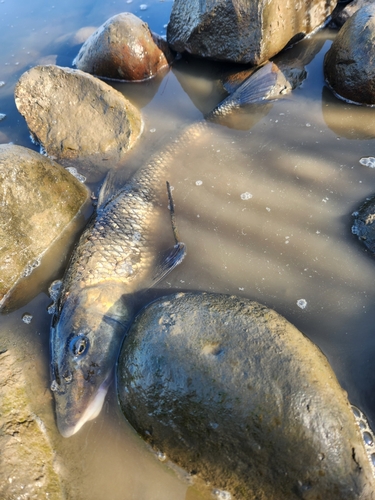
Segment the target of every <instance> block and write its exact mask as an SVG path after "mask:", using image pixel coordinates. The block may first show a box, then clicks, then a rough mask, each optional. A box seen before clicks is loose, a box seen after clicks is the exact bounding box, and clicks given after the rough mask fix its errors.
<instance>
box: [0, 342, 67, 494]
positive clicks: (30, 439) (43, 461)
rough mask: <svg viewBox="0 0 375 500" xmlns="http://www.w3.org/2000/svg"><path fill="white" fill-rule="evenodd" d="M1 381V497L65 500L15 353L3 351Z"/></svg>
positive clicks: (0, 356)
mask: <svg viewBox="0 0 375 500" xmlns="http://www.w3.org/2000/svg"><path fill="white" fill-rule="evenodd" d="M0 347H2V346H0ZM4 351H5V352H4ZM0 380H1V383H0V408H1V411H0V448H1V454H0V497H1V498H4V499H9V500H11V499H17V498H22V499H23V498H25V499H29V500H34V499H35V500H38V499H39V498H48V499H49V500H62V499H63V498H65V495H63V491H62V487H61V483H60V480H59V476H58V474H57V472H56V471H55V469H54V460H55V456H54V451H53V448H52V446H51V443H50V439H49V436H48V433H47V430H46V428H45V426H44V424H43V422H42V421H41V419H40V418H39V417H38V416H37V415H35V414H34V413H33V411H32V409H31V404H30V403H31V400H30V396H29V395H28V394H27V389H26V382H25V378H24V375H23V373H22V360H20V359H18V358H17V356H16V355H15V352H13V351H12V350H4V349H1V348H0Z"/></svg>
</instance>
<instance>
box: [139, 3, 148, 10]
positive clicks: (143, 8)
mask: <svg viewBox="0 0 375 500" xmlns="http://www.w3.org/2000/svg"><path fill="white" fill-rule="evenodd" d="M139 8H140V9H141V10H146V9H147V5H146V4H145V3H142V4H141V5H140V6H139Z"/></svg>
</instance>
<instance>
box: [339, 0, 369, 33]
mask: <svg viewBox="0 0 375 500" xmlns="http://www.w3.org/2000/svg"><path fill="white" fill-rule="evenodd" d="M372 3H373V0H353V1H352V2H349V3H347V5H345V4H343V3H342V4H341V5H340V3H339V4H338V5H337V7H336V8H335V10H334V11H333V12H332V23H331V24H333V25H334V26H336V27H337V28H341V27H342V26H343V24H344V23H345V22H346V21H347V20H348V19H349V18H350V17H352V15H353V14H355V13H356V12H357V10H359V9H361V8H362V7H365V6H366V5H371V4H372Z"/></svg>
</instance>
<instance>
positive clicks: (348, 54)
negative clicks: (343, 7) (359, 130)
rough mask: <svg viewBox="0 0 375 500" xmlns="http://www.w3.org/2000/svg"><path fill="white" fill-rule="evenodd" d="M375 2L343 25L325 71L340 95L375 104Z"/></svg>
mask: <svg viewBox="0 0 375 500" xmlns="http://www.w3.org/2000/svg"><path fill="white" fill-rule="evenodd" d="M374 44H375V4H374V3H371V4H369V5H367V6H365V7H363V8H361V9H359V10H358V11H357V12H356V13H355V14H354V15H353V16H352V17H351V18H350V19H348V21H347V22H345V24H344V26H343V27H342V28H341V29H340V31H339V33H338V34H337V36H336V38H335V40H334V41H333V43H332V46H331V48H330V49H329V51H328V52H327V53H326V55H325V58H324V75H325V79H326V81H327V83H328V85H329V86H330V87H331V88H332V90H333V91H334V93H335V94H336V96H337V97H339V98H341V99H343V100H346V101H349V102H353V103H356V104H367V105H374V104H375V90H374V85H373V82H374V79H375V52H374Z"/></svg>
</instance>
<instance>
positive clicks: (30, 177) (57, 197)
mask: <svg viewBox="0 0 375 500" xmlns="http://www.w3.org/2000/svg"><path fill="white" fill-rule="evenodd" d="M88 198H89V191H88V189H87V188H86V187H85V186H84V185H83V184H82V183H80V182H79V181H78V180H77V179H76V178H75V177H74V176H73V175H72V174H70V173H69V172H68V171H67V170H65V169H64V168H63V167H61V166H60V165H58V164H57V163H55V162H54V161H52V160H50V159H49V158H46V157H45V156H43V155H40V154H39V153H36V152H35V151H31V150H29V149H27V148H24V147H22V146H15V145H11V144H2V145H0V206H1V211H0V308H1V306H2V305H3V303H4V302H5V301H6V299H7V296H8V295H9V293H10V292H11V290H12V288H13V287H14V285H15V284H16V283H17V282H18V281H19V280H20V279H21V278H23V277H25V276H27V275H29V274H30V273H31V272H32V270H33V269H34V268H35V267H37V266H38V265H39V263H40V258H41V256H42V255H43V254H44V252H45V251H46V250H47V249H48V248H49V247H50V245H51V244H52V242H53V241H55V240H56V238H57V237H58V236H60V235H61V233H62V231H63V230H64V229H65V228H66V227H67V226H68V224H69V223H70V222H71V221H72V220H73V218H74V217H75V216H76V215H77V213H78V212H79V210H80V209H81V207H82V205H83V204H84V203H85V202H86V200H88Z"/></svg>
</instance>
